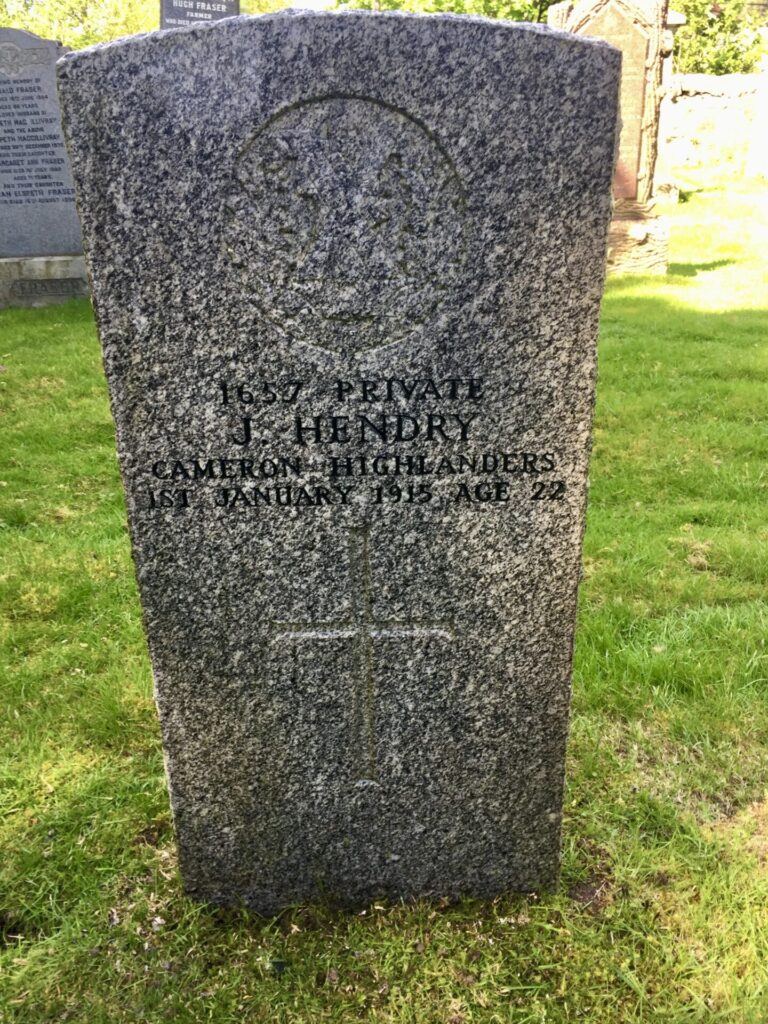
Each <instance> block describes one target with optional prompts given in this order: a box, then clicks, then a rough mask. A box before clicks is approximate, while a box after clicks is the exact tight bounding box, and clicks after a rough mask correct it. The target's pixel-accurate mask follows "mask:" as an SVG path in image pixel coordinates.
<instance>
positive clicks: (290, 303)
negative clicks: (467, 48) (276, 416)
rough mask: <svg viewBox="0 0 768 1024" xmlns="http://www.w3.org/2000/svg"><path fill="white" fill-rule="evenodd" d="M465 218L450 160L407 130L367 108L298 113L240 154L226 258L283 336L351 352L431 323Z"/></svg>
mask: <svg viewBox="0 0 768 1024" xmlns="http://www.w3.org/2000/svg"><path fill="white" fill-rule="evenodd" d="M464 210H465V202H464V194H463V189H462V185H461V182H460V180H459V177H458V175H457V173H456V170H455V168H454V167H453V164H452V163H451V160H450V158H449V157H448V155H447V154H446V152H445V151H444V149H443V148H442V146H441V145H440V143H439V142H438V141H437V139H436V138H435V137H434V135H433V134H432V133H431V132H430V131H429V130H428V129H427V128H426V127H424V126H423V125H421V124H420V123H419V122H417V121H416V120H415V119H414V118H412V117H411V116H409V115H408V114H406V113H404V112H403V111H400V110H396V109H394V108H392V107H390V106H387V105H385V104H383V103H380V102H378V101H375V100H370V99H361V98H357V97H332V98H323V99H317V100H309V101H306V102H303V103H299V104H297V105H295V106H292V107H290V108H288V109H287V110H284V111H281V112H280V113H278V114H277V115H275V116H274V117H273V118H271V119H270V120H269V121H267V123H266V124H265V125H263V126H262V127H261V128H260V129H259V131H258V132H257V133H256V135H255V136H254V137H253V139H252V140H251V141H250V143H249V144H248V145H247V146H246V148H245V149H244V150H243V151H242V152H241V154H240V156H239V158H238V161H237V163H236V166H235V169H234V174H233V177H232V181H231V185H230V189H229V194H228V197H227V205H226V229H225V245H226V248H227V252H228V254H229V256H230V258H231V259H232V261H233V262H234V264H235V265H236V266H237V267H238V269H239V271H240V273H242V275H243V277H244V280H245V283H246V288H247V290H248V292H249V294H251V295H252V296H253V297H254V298H255V299H256V300H257V302H258V304H259V306H260V308H261V309H262V311H263V313H264V314H265V315H266V316H268V317H269V318H270V319H271V320H273V321H274V322H275V323H276V324H277V325H278V326H279V327H280V328H281V329H282V330H283V331H284V332H285V333H286V334H288V335H290V336H291V337H294V338H296V339H298V340H300V341H302V342H305V343H307V344H311V345H318V346H320V347H321V348H325V349H330V350H342V349H343V350H347V351H353V352H355V351H356V352H362V351H366V350H369V349H374V348H378V347H379V346H381V345H387V344H391V343H392V342H396V341H401V340H403V339H404V338H405V337H407V336H408V335H410V334H411V333H413V332H415V331H418V330H419V329H420V328H422V327H424V326H425V325H428V324H430V323H433V322H434V320H435V319H436V317H437V316H438V315H439V311H440V308H441V305H443V303H444V299H445V297H446V296H447V295H449V294H450V293H451V292H452V290H453V289H454V288H455V285H456V283H457V280H458V277H459V275H460V272H461V264H462V259H463V251H464V237H463V236H464V227H465V212H464Z"/></svg>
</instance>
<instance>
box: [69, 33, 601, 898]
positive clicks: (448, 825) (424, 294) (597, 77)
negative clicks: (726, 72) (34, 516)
mask: <svg viewBox="0 0 768 1024" xmlns="http://www.w3.org/2000/svg"><path fill="white" fill-rule="evenodd" d="M618 79H619V55H618V53H617V52H616V51H615V50H613V49H612V48H610V47H608V46H606V45H604V44H602V43H596V42H589V41H585V40H581V39H578V38H575V37H573V36H569V35H564V34H561V33H556V32H551V31H549V30H547V29H543V28H540V27H537V26H513V25H508V24H503V23H493V22H490V21H485V20H482V19H463V18H457V17H449V16H445V17H412V16H401V15H381V16H376V15H370V14H364V13H350V14H319V15H318V14H307V13H298V14H297V13H288V14H282V15H276V16H265V17H261V18H244V19H239V20H233V21H227V22H222V23H220V24H219V25H215V26H211V27H201V28H199V29H194V30H190V31H187V32H179V33H172V34H167V35H156V36H145V37H142V38H140V39H135V40H126V41H124V42H121V43H116V44H113V45H110V46H105V47H100V48H98V49H95V50H92V51H86V52H83V53H81V54H74V55H72V56H70V57H68V58H67V59H66V60H65V61H64V62H63V63H62V64H61V65H60V91H61V95H62V99H63V104H64V111H65V124H66V131H67V135H68V142H69V147H70V152H71V155H72V159H73V166H74V173H75V181H76V187H77V189H78V192H79V203H80V209H81V211H82V214H83V227H84V232H85V238H86V249H87V256H88V260H89V263H90V269H91V273H92V275H93V285H94V298H95V307H96V311H97V316H98V322H99V331H100V335H101V341H102V345H103V349H104V358H105V364H106V369H107V375H108V378H109V384H110V391H111V397H112V406H113V410H114V414H115V421H116V425H117V436H118V448H119V454H120V459H121V466H122V472H123V479H124V483H125V489H126V497H127V502H128V510H129V517H130V524H131V534H132V540H133V552H134V558H135V562H136V569H137V574H138V579H139V584H140V588H141V596H142V602H143V608H144V618H145V623H146V628H147V633H148V637H149V645H150V650H151V655H152V663H153V668H154V673H155V680H156V693H157V701H158V706H159V709H160V715H161V720H162V728H163V737H164V743H165V749H166V755H167V765H168V775H169V782H170V790H171V800H172V805H173V811H174V816H175V823H176V829H177V834H178V842H179V849H180V854H181V869H182V874H183V877H184V881H185V885H186V887H187V890H188V892H190V893H191V894H193V895H195V896H198V897H201V898H204V899H206V900H210V901H214V902H222V903H230V902H237V901H244V902H246V903H248V904H250V905H251V906H254V907H256V908H257V909H259V910H262V911H271V910H274V909H276V908H278V907H281V906H284V905H285V904H287V903H290V902H292V901H296V900H307V899H312V898H316V897H321V896H322V897H330V898H333V899H336V900H339V901H341V902H344V903H350V904H351V903H360V902H361V901H365V900H368V899H370V898H372V897H375V896H387V895H389V896H392V897H400V896H408V895H411V894H429V893H437V894H456V893H474V894H479V895H493V894H496V893H498V892H500V891H503V890H508V889H531V888H535V887H539V886H546V885H550V884H552V883H553V881H554V880H555V878H556V876H557V870H558V860H559V838H560V821H561V805H562V786H563V757H564V748H565V740H566V732H567V721H568V706H569V694H570V676H571V654H572V647H573V632H574V616H575V607H576V589H577V583H578V579H579V571H580V550H581V537H582V532H583V528H584V510H585V503H586V486H587V462H588V455H589V445H590V426H591V417H592V405H593V392H594V374H595V337H596V330H597V317H598V307H599V303H600V296H601V291H602V284H603V273H604V261H605V242H606V232H607V228H608V222H609V219H610V208H611V204H610V182H611V175H612V170H613V153H614V140H615V126H616V107H617V92H618Z"/></svg>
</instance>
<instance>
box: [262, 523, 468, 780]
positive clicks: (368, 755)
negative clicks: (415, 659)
mask: <svg viewBox="0 0 768 1024" xmlns="http://www.w3.org/2000/svg"><path fill="white" fill-rule="evenodd" d="M369 543H370V531H369V530H368V528H367V527H362V528H360V529H351V530H350V531H349V564H350V573H351V577H352V617H351V618H350V619H348V620H346V621H342V622H308V623H303V622H298V623H297V622H275V623H273V631H274V634H273V639H274V640H291V641H300V640H318V641H323V640H334V639H337V638H339V637H349V638H350V639H354V640H355V641H356V643H357V645H358V652H359V653H358V659H359V661H358V664H359V677H358V678H359V685H358V688H357V690H356V692H355V694H354V702H355V716H354V717H355V721H356V723H357V726H356V727H357V730H358V732H359V736H360V738H359V740H358V744H359V749H360V751H361V757H360V764H361V770H360V781H361V782H362V781H368V782H375V781H376V734H375V707H374V705H375V700H376V692H375V681H374V663H373V641H374V640H375V639H377V638H379V637H386V638H407V637H439V638H442V639H446V640H450V639H453V636H454V634H455V627H454V624H453V623H452V622H398V621H397V620H394V619H384V620H377V619H375V618H374V615H373V598H372V591H373V584H372V580H371V559H370V554H369Z"/></svg>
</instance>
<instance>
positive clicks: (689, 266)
mask: <svg viewBox="0 0 768 1024" xmlns="http://www.w3.org/2000/svg"><path fill="white" fill-rule="evenodd" d="M735 262H736V260H710V261H709V263H670V264H669V269H668V271H667V273H668V274H670V275H671V276H672V277H697V276H698V275H699V274H701V273H703V272H704V271H706V270H719V269H720V267H730V266H731V265H732V264H734V263H735Z"/></svg>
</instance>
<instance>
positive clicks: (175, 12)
mask: <svg viewBox="0 0 768 1024" xmlns="http://www.w3.org/2000/svg"><path fill="white" fill-rule="evenodd" d="M239 13H240V0H160V28H181V27H182V26H185V25H199V24H200V23H201V22H206V21H219V20H220V19H221V18H233V17H235V16H236V15H238V14H239Z"/></svg>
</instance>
